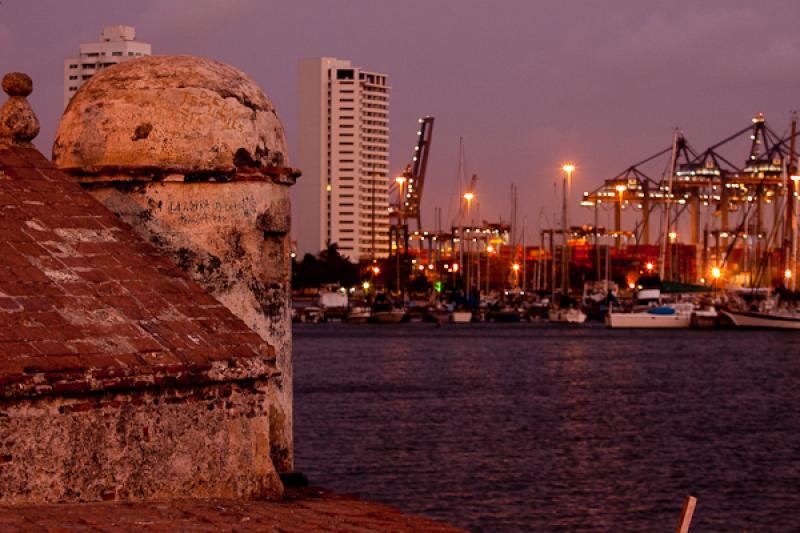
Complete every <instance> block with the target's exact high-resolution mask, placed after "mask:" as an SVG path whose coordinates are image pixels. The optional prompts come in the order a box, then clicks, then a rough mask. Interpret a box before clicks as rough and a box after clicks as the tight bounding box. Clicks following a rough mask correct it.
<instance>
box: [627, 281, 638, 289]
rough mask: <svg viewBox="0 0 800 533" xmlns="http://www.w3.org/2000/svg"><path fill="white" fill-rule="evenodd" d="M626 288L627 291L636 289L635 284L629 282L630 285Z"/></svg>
mask: <svg viewBox="0 0 800 533" xmlns="http://www.w3.org/2000/svg"><path fill="white" fill-rule="evenodd" d="M628 288H629V289H635V288H636V284H635V283H633V282H630V283H628Z"/></svg>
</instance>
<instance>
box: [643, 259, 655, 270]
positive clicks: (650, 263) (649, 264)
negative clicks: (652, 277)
mask: <svg viewBox="0 0 800 533" xmlns="http://www.w3.org/2000/svg"><path fill="white" fill-rule="evenodd" d="M644 267H645V268H646V269H647V271H648V272H652V271H653V268H654V265H653V263H652V262H649V261H648V262H647V264H646V265H645V266H644Z"/></svg>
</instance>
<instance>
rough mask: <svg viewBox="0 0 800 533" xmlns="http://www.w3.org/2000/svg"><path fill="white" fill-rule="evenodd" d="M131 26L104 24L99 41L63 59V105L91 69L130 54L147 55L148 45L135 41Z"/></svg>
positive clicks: (111, 63) (128, 56)
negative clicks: (75, 54)
mask: <svg viewBox="0 0 800 533" xmlns="http://www.w3.org/2000/svg"><path fill="white" fill-rule="evenodd" d="M135 38H136V30H135V29H134V28H133V27H131V26H105V27H104V28H103V32H102V33H101V34H100V42H97V43H83V44H81V45H80V55H79V56H78V57H72V58H69V59H65V60H64V107H67V104H68V103H69V101H70V99H71V98H72V95H73V94H75V91H77V90H78V87H80V86H81V85H82V84H83V83H84V82H85V81H86V80H88V79H89V78H91V77H92V76H93V75H94V74H95V72H98V71H100V70H102V69H104V68H106V67H110V66H112V65H116V64H117V63H120V62H122V61H125V60H128V59H133V58H134V57H140V56H149V55H151V50H150V48H151V47H150V45H149V44H147V43H140V42H137V41H135V40H134V39H135Z"/></svg>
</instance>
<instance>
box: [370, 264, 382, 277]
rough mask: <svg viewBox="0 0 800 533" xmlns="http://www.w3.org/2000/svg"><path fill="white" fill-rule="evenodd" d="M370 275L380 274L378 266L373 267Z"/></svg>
mask: <svg viewBox="0 0 800 533" xmlns="http://www.w3.org/2000/svg"><path fill="white" fill-rule="evenodd" d="M372 273H373V274H375V275H376V276H377V275H378V274H380V273H381V267H379V266H377V265H376V266H374V267H372Z"/></svg>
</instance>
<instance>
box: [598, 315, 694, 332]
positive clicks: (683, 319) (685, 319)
mask: <svg viewBox="0 0 800 533" xmlns="http://www.w3.org/2000/svg"><path fill="white" fill-rule="evenodd" d="M691 323H692V315H690V314H675V315H654V314H650V313H609V314H608V315H606V325H607V326H608V327H610V328H628V329H637V328H641V329H648V328H657V329H661V328H665V329H679V328H688V327H689V326H691Z"/></svg>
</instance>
